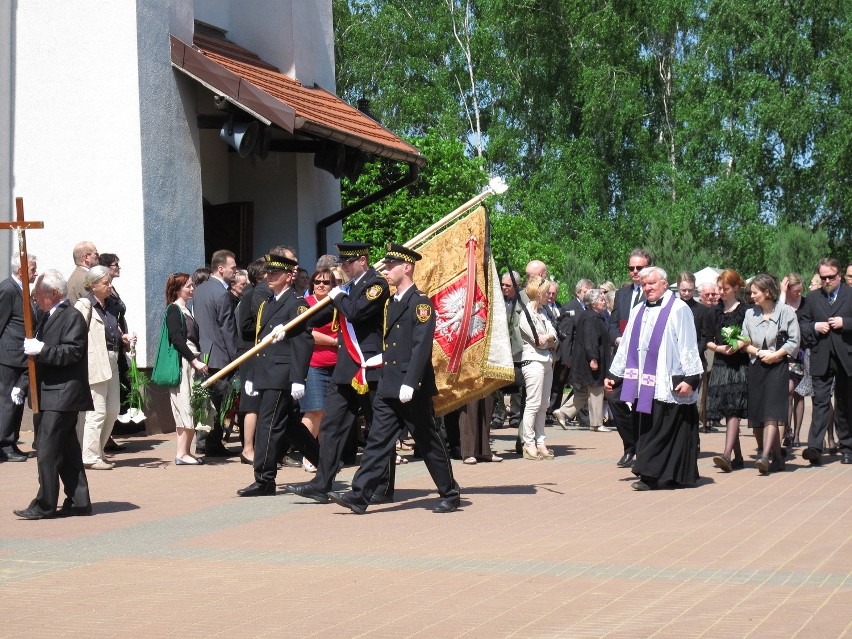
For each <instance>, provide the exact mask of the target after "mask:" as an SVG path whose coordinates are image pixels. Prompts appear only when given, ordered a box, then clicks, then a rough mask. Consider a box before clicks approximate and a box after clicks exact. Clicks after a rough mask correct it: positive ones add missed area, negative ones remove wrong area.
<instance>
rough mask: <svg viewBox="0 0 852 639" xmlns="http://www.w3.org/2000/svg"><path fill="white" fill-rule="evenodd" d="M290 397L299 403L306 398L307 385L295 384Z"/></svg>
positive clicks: (292, 386) (291, 387) (291, 388)
mask: <svg viewBox="0 0 852 639" xmlns="http://www.w3.org/2000/svg"><path fill="white" fill-rule="evenodd" d="M290 396H291V397H292V398H293V399H295V400H296V401H299V400H300V399H302V398H303V397H304V396H305V385H304V384H293V385H291V386H290Z"/></svg>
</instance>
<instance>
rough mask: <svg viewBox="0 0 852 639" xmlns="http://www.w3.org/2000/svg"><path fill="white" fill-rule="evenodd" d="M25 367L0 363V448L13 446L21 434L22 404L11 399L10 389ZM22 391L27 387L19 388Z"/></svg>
mask: <svg viewBox="0 0 852 639" xmlns="http://www.w3.org/2000/svg"><path fill="white" fill-rule="evenodd" d="M25 370H27V369H26V368H18V367H17V366H6V365H5V364H0V393H2V395H0V449H5V448H13V447H15V446H16V445H17V443H18V437H19V436H20V434H21V419H22V418H23V416H24V405H23V404H21V405H20V406H19V405H17V404H15V402H13V401H12V397H11V395H12V389H13V388H15V385H16V384H17V383H18V381H19V380H20V379H21V375H23V374H24V371H25ZM21 390H23V391H24V392H26V391H27V389H21Z"/></svg>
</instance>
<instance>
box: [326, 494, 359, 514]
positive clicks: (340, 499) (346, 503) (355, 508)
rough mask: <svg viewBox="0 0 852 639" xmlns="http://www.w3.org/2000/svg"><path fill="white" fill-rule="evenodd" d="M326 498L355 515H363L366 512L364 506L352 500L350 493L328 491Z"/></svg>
mask: <svg viewBox="0 0 852 639" xmlns="http://www.w3.org/2000/svg"><path fill="white" fill-rule="evenodd" d="M328 498H329V499H331V501H333V502H334V503H335V504H338V505H340V506H343V507H344V508H348V509H349V510H351V511H352V512H353V513H355V514H356V515H363V514H364V513H365V512H367V507H366V506H364V505H363V504H357V503H355V502H354V501H352V497H351V493H328Z"/></svg>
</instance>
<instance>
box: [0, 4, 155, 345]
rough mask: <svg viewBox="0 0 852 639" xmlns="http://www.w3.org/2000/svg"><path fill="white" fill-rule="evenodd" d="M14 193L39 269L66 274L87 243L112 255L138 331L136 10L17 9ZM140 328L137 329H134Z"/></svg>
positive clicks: (98, 6) (31, 6)
mask: <svg viewBox="0 0 852 639" xmlns="http://www.w3.org/2000/svg"><path fill="white" fill-rule="evenodd" d="M14 19H15V31H16V39H15V52H14V74H15V75H14V77H15V91H14V105H13V108H14V116H13V126H12V136H13V141H12V145H13V149H14V155H13V160H12V161H13V168H12V180H13V183H12V191H13V196H22V197H23V198H24V204H25V207H26V213H27V217H28V218H30V219H35V220H43V221H44V223H45V228H44V230H39V231H32V232H30V233H28V235H27V243H28V247H29V250H30V251H31V252H32V253H35V254H36V255H38V258H39V269H40V270H44V269H47V268H56V269H58V270H60V271H61V272H62V273H64V274H65V275H68V274H69V273H70V272H71V271H72V270H73V268H74V264H73V260H72V257H71V251H72V248H73V246H74V244H76V243H77V242H79V241H81V240H90V241H92V242H94V243H95V245H96V246H97V247H98V249H99V250H100V251H105V252H111V253H117V254H118V255H119V257H120V258H121V260H122V266H123V269H122V277H121V278H120V279H119V280H117V281H116V288H117V289H118V290H119V291H120V292H121V294H122V297H124V298H125V299H126V301H127V307H128V321H129V323H130V325H131V326H141V325H142V324H140V322H142V318H141V316H140V314H141V312H142V309H143V308H144V297H143V296H142V295H141V291H144V287H145V271H144V269H143V268H142V256H143V242H144V236H143V228H142V176H141V171H140V152H141V145H140V137H139V129H140V120H139V79H138V75H137V65H136V55H137V41H136V7H135V4H134V3H132V2H112V1H109V0H71V1H65V2H55V1H53V0H26V2H18V3H16V5H15V15H14ZM140 332H141V331H140Z"/></svg>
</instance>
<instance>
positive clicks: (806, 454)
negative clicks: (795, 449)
mask: <svg viewBox="0 0 852 639" xmlns="http://www.w3.org/2000/svg"><path fill="white" fill-rule="evenodd" d="M802 459H806V460H808V461H809V462H811V466H822V451H820V450H817V449H816V448H805V450H803V451H802Z"/></svg>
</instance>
